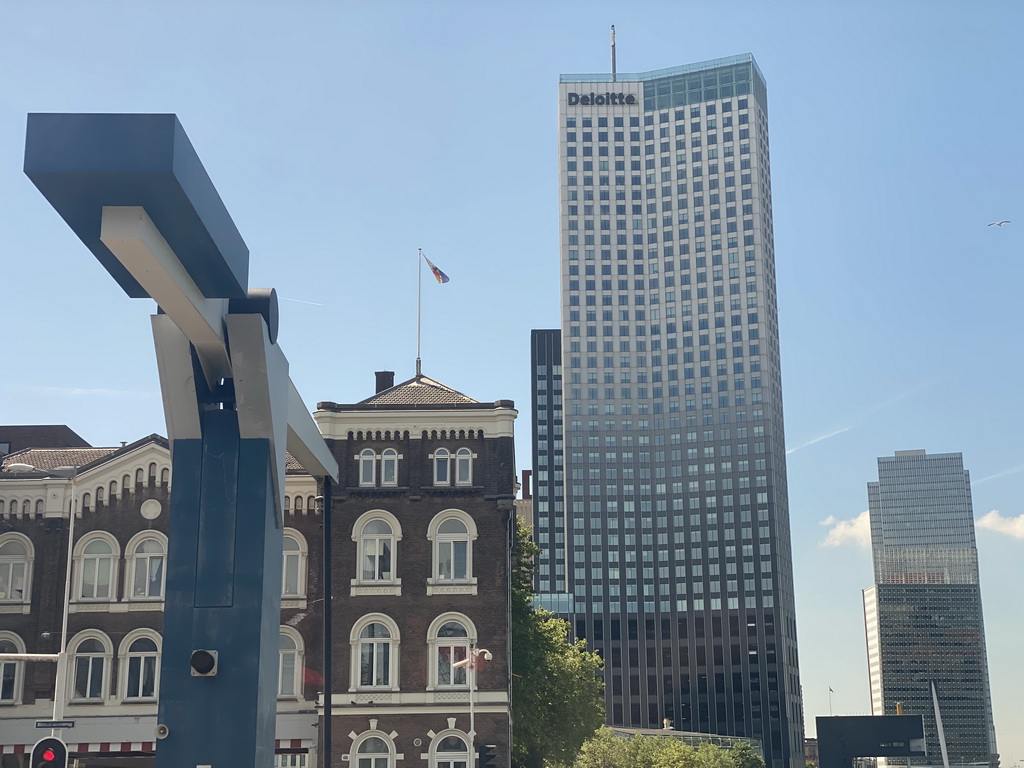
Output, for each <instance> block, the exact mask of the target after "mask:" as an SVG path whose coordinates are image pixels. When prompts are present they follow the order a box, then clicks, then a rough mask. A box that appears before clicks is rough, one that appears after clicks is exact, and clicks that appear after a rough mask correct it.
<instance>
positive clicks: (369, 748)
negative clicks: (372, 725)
mask: <svg viewBox="0 0 1024 768" xmlns="http://www.w3.org/2000/svg"><path fill="white" fill-rule="evenodd" d="M355 751H356V754H355V758H356V759H355V763H356V768H392V767H393V765H394V763H393V762H392V756H393V754H394V753H393V750H392V749H391V745H390V743H388V742H387V741H385V740H384V739H382V738H381V737H380V736H368V737H366V738H364V739H362V740H361V741H360V742H359V744H358V745H357V746H356V750H355Z"/></svg>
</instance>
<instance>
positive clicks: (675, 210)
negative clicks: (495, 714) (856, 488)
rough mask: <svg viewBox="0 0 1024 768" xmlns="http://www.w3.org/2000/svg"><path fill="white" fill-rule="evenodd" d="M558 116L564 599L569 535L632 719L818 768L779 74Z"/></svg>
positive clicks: (637, 77) (664, 88) (657, 86)
mask: <svg viewBox="0 0 1024 768" xmlns="http://www.w3.org/2000/svg"><path fill="white" fill-rule="evenodd" d="M559 105H560V106H559V129H558V130H559V164H560V167H559V182H560V191H559V199H560V206H561V211H560V221H561V275H562V293H561V296H562V302H561V303H562V307H561V309H562V317H561V329H560V350H558V351H557V352H556V350H555V345H554V337H553V334H552V332H547V331H540V332H535V334H534V367H535V381H534V396H535V398H538V397H539V396H540V395H541V393H542V391H544V393H545V394H546V395H547V396H548V397H549V398H550V397H551V396H552V395H553V392H554V390H553V389H552V388H551V387H552V385H553V384H554V382H548V381H542V380H541V378H540V376H541V374H540V372H539V370H537V369H539V367H540V366H545V367H546V368H547V369H548V370H551V367H552V366H553V365H554V362H553V361H554V360H556V359H559V358H558V355H559V354H560V362H561V382H560V384H561V388H562V392H561V397H562V406H561V407H562V414H561V415H562V425H561V434H559V435H558V436H557V437H555V434H554V426H555V422H554V418H555V412H554V409H553V408H552V407H551V402H552V401H551V400H550V399H548V400H547V401H546V402H545V403H537V402H535V406H536V409H537V413H538V415H539V416H538V419H539V420H538V421H537V422H536V427H537V430H538V434H537V435H536V437H535V443H534V450H535V470H536V472H537V486H536V496H535V502H536V504H537V506H538V507H539V506H540V505H541V504H547V505H548V506H547V508H546V510H545V511H541V510H540V509H537V510H535V514H536V517H537V523H538V525H537V532H538V537H539V536H541V535H544V534H547V536H548V540H547V541H546V542H543V541H542V542H541V546H542V547H543V548H544V550H545V555H544V556H543V557H542V559H541V561H540V563H541V567H543V566H544V565H545V564H547V565H548V566H549V569H551V568H554V569H556V570H554V571H551V570H549V571H548V573H547V574H545V573H543V572H542V573H541V574H540V575H539V577H538V586H539V587H540V588H541V590H542V591H543V592H549V593H550V595H551V596H550V597H546V596H542V597H541V602H544V601H545V600H550V601H561V600H565V599H567V598H565V597H564V595H565V592H562V591H561V590H560V588H559V584H560V582H559V580H558V573H557V567H558V564H559V563H558V559H559V554H558V553H559V545H558V540H557V539H556V538H554V537H555V536H556V535H557V533H558V531H557V530H556V526H557V525H564V527H565V546H566V552H565V558H566V574H565V575H566V586H565V590H566V591H567V592H568V594H569V595H571V600H572V605H573V612H572V614H571V618H572V619H573V621H574V628H575V631H576V633H577V634H578V635H580V636H584V637H586V638H587V639H588V640H589V642H590V644H591V646H592V647H593V648H595V649H597V650H599V651H600V652H601V653H602V654H603V656H604V658H605V681H606V684H607V685H606V703H607V709H608V719H609V721H610V723H611V724H613V725H616V726H624V727H634V728H636V727H639V728H649V727H655V728H657V727H661V725H662V723H663V720H664V719H665V718H667V719H669V720H671V721H672V723H673V725H674V727H675V728H677V729H679V730H686V731H698V732H704V733H716V734H723V735H730V736H745V737H753V738H757V739H759V740H761V742H762V743H763V745H764V749H765V756H766V758H767V760H768V762H769V766H771V768H783V766H801V765H802V763H803V754H802V749H803V725H802V720H803V716H802V711H801V703H800V695H799V694H800V681H799V673H798V668H797V648H796V620H795V615H794V601H793V578H792V563H791V546H790V532H789V513H788V504H787V491H786V466H785V445H784V437H783V420H782V393H781V386H780V373H779V344H778V323H777V310H776V291H775V255H774V247H773V239H772V206H771V181H770V171H769V160H768V126H767V95H766V90H765V84H764V80H763V78H762V76H761V73H760V71H759V70H758V67H757V64H756V63H755V62H754V59H753V57H752V56H750V55H742V56H735V57H731V58H728V59H719V60H716V61H710V62H703V63H699V64H692V65H686V66H682V67H675V68H672V69H664V70H657V71H654V72H644V73H639V74H621V73H620V74H616V75H611V74H597V75H563V76H562V77H561V84H560V87H559ZM544 388H547V389H544ZM545 420H546V421H545ZM542 426H543V427H546V431H544V432H543V437H542V433H541V432H540V430H541V428H542ZM556 440H558V441H563V440H564V445H563V448H562V450H561V451H557V450H555V449H554V442H555V441H556ZM541 451H544V453H541ZM558 459H561V461H562V462H563V464H557V463H556V462H557V460H558ZM558 472H562V473H564V475H563V477H564V481H563V487H564V490H563V492H564V500H560V499H558V497H557V495H556V494H557V493H558V490H556V489H553V488H551V487H550V486H551V485H557V481H556V480H555V477H556V473H558ZM542 478H544V479H545V481H546V482H547V483H548V487H546V488H545V487H542V486H541V485H540V483H541V482H542ZM560 501H561V502H562V504H561V505H559V502H560ZM559 506H561V508H559ZM545 514H546V515H547V519H546V521H545V517H544V515H545ZM563 517H564V522H563ZM544 526H548V527H547V528H545V527H544ZM545 558H546V559H545ZM546 577H547V578H546ZM556 595H557V597H556Z"/></svg>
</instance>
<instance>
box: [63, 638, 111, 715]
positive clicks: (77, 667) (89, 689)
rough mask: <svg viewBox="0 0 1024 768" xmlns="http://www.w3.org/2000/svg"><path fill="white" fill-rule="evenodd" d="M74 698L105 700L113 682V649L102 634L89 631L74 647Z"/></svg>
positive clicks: (72, 678)
mask: <svg viewBox="0 0 1024 768" xmlns="http://www.w3.org/2000/svg"><path fill="white" fill-rule="evenodd" d="M70 648H71V651H70V654H71V657H72V660H73V661H72V664H71V670H72V673H71V680H70V686H71V698H72V699H73V700H78V701H102V700H103V699H104V698H105V696H106V691H107V686H108V682H109V680H110V658H111V646H110V640H109V638H108V637H107V636H106V635H104V634H103V633H102V632H96V631H95V630H86V631H85V632H83V633H81V634H80V635H79V636H77V637H76V638H74V639H73V640H72V642H71V645H70Z"/></svg>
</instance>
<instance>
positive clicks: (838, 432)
mask: <svg viewBox="0 0 1024 768" xmlns="http://www.w3.org/2000/svg"><path fill="white" fill-rule="evenodd" d="M851 429H853V427H843V428H842V429H837V430H836V431H835V432H829V433H828V434H827V435H819V436H818V437H816V438H814V439H813V440H808V441H807V442H806V443H802V444H801V445H798V446H797V447H796V448H790V449H789V450H788V451H786V455H787V456H789V454H791V453H796V452H797V451H799V450H801V449H802V448H807V447H809V446H811V445H814V444H815V443H820V442H821V441H822V440H828V439H829V438H830V437H835V436H836V435H841V434H843V432H849V431H850V430H851Z"/></svg>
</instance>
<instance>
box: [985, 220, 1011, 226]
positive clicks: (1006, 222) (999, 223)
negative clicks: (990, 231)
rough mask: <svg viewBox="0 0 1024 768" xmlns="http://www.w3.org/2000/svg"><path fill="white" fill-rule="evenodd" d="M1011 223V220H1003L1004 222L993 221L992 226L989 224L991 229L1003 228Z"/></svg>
mask: <svg viewBox="0 0 1024 768" xmlns="http://www.w3.org/2000/svg"><path fill="white" fill-rule="evenodd" d="M1010 223H1011V222H1010V220H1009V219H1003V220H1002V221H993V222H992V223H991V224H989V226H990V227H1001V226H1003V224H1010Z"/></svg>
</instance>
